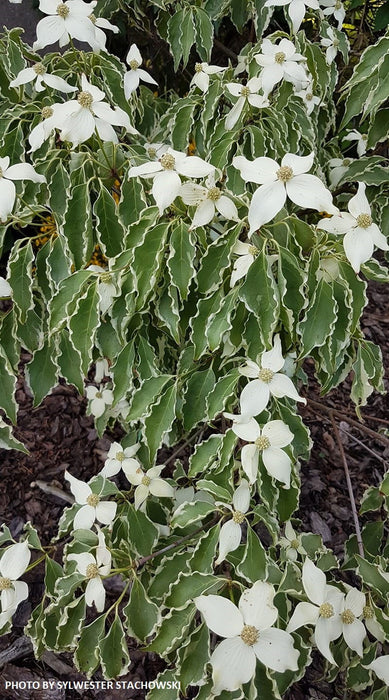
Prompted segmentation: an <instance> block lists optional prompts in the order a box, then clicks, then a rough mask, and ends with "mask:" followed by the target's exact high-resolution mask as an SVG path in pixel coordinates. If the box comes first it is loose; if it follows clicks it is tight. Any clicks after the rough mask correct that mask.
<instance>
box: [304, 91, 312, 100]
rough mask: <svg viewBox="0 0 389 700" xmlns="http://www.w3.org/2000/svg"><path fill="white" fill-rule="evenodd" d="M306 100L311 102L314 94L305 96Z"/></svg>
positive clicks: (309, 93) (308, 93)
mask: <svg viewBox="0 0 389 700" xmlns="http://www.w3.org/2000/svg"><path fill="white" fill-rule="evenodd" d="M305 99H306V100H307V101H308V102H310V101H311V100H313V95H312V93H311V92H307V94H306V95H305Z"/></svg>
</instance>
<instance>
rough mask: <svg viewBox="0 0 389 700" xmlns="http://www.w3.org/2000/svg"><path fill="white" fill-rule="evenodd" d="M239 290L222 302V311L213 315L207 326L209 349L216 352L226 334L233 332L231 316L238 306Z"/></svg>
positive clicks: (229, 294) (230, 293)
mask: <svg viewBox="0 0 389 700" xmlns="http://www.w3.org/2000/svg"><path fill="white" fill-rule="evenodd" d="M237 296H238V288H235V289H231V290H230V291H229V292H228V293H227V294H226V296H225V297H224V299H223V300H222V303H221V306H220V309H218V310H217V311H216V313H213V314H212V315H211V316H210V317H209V319H208V322H207V325H206V329H205V332H206V335H207V340H208V345H209V349H210V350H211V352H214V351H215V350H216V349H217V348H218V347H219V345H220V344H221V342H222V340H223V337H224V334H225V333H226V332H227V331H229V330H231V328H232V321H231V316H232V314H233V312H234V311H235V309H236V305H237Z"/></svg>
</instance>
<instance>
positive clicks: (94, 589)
mask: <svg viewBox="0 0 389 700" xmlns="http://www.w3.org/2000/svg"><path fill="white" fill-rule="evenodd" d="M85 602H86V604H87V605H88V606H92V605H93V603H94V604H95V606H96V610H97V612H103V610H104V606H105V588H104V586H103V582H102V580H101V578H100V576H95V577H94V578H91V579H90V580H89V581H88V584H87V587H86V589H85Z"/></svg>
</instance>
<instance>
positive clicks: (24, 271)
mask: <svg viewBox="0 0 389 700" xmlns="http://www.w3.org/2000/svg"><path fill="white" fill-rule="evenodd" d="M33 260H34V253H33V250H32V246H31V243H30V241H28V243H27V244H26V245H24V246H23V247H20V246H19V244H16V245H15V247H14V249H13V251H12V253H11V256H10V259H9V263H8V267H9V277H8V281H9V283H10V285H11V287H12V298H13V301H14V303H15V305H16V307H17V309H18V310H19V312H20V321H21V322H22V323H25V322H26V318H27V312H28V311H29V310H30V309H32V308H33V306H34V304H33V298H32V263H33Z"/></svg>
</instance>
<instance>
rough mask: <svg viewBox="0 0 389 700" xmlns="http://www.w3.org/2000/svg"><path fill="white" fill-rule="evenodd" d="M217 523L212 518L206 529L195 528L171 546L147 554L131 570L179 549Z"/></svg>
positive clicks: (215, 519)
mask: <svg viewBox="0 0 389 700" xmlns="http://www.w3.org/2000/svg"><path fill="white" fill-rule="evenodd" d="M217 521H218V518H214V519H213V520H212V521H211V522H210V523H209V525H208V527H207V528H206V529H205V528H204V526H201V527H199V528H197V530H195V531H194V532H191V533H190V534H189V535H185V537H181V538H180V539H179V540H177V542H173V544H168V545H167V547H163V548H162V549H159V550H158V551H157V552H153V553H152V554H148V556H147V557H142V559H139V560H138V561H136V562H134V564H133V568H134V569H136V570H139V569H140V567H141V566H143V565H144V564H146V562H148V561H150V559H154V557H158V556H159V555H160V554H165V553H166V552H170V550H172V549H176V547H180V546H181V545H182V544H185V542H187V541H188V540H190V539H192V538H193V537H195V536H196V535H198V534H199V532H207V531H208V530H209V529H210V528H211V527H212V525H215V524H216V523H217Z"/></svg>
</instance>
